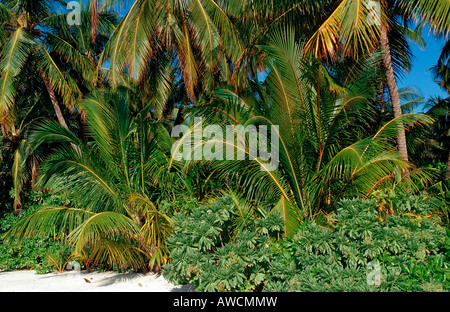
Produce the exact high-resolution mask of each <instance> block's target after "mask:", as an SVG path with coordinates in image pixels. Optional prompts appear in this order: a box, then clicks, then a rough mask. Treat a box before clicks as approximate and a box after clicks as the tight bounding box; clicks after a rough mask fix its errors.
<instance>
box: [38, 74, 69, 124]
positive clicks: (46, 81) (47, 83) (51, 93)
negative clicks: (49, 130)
mask: <svg viewBox="0 0 450 312" xmlns="http://www.w3.org/2000/svg"><path fill="white" fill-rule="evenodd" d="M41 76H42V80H44V84H45V87H46V88H47V92H48V95H49V96H50V100H51V102H52V105H53V109H54V110H55V114H56V118H57V119H58V122H59V124H60V125H61V126H63V127H64V128H66V129H69V127H68V126H67V123H66V120H65V119H64V116H63V114H62V111H61V108H60V107H59V104H58V100H57V99H56V95H55V91H53V88H52V86H51V85H50V80H49V79H48V78H47V77H46V76H45V75H44V74H42V75H41Z"/></svg>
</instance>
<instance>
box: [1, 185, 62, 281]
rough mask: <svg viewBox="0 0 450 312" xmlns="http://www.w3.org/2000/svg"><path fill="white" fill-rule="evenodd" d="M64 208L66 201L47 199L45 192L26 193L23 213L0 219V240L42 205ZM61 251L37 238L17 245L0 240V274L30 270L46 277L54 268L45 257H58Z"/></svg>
mask: <svg viewBox="0 0 450 312" xmlns="http://www.w3.org/2000/svg"><path fill="white" fill-rule="evenodd" d="M44 202H49V203H55V204H56V203H57V204H64V203H66V200H63V199H61V198H59V197H55V196H51V195H50V194H48V193H46V192H34V191H32V192H30V193H29V195H28V196H27V198H26V201H25V204H24V207H25V208H26V209H24V210H22V211H21V212H20V216H19V215H18V214H17V213H14V212H9V213H6V214H5V215H4V216H3V218H2V219H0V238H1V237H2V236H3V234H4V233H6V232H7V231H8V230H9V229H10V228H12V227H13V226H14V225H15V224H16V223H17V222H19V220H20V219H22V218H24V217H26V216H28V215H30V214H32V213H34V212H36V211H37V210H38V209H39V207H40V206H41V205H42V204H43V203H44ZM63 248H64V244H63V243H62V242H60V241H58V240H57V238H55V239H43V238H39V237H33V238H25V239H23V240H22V241H21V242H16V241H13V242H9V243H6V242H3V241H2V240H0V270H6V271H10V270H22V269H31V270H36V271H37V272H38V273H42V274H43V273H48V272H50V271H52V270H53V269H55V268H56V266H55V265H54V264H53V263H52V262H51V261H50V259H49V256H50V255H53V257H55V255H58V254H59V253H60V251H61V250H62V249H63Z"/></svg>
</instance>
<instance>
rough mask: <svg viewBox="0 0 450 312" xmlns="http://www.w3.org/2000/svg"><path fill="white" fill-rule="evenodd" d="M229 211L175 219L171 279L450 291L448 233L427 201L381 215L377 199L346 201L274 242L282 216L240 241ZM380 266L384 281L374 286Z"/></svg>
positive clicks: (238, 286) (209, 285)
mask: <svg viewBox="0 0 450 312" xmlns="http://www.w3.org/2000/svg"><path fill="white" fill-rule="evenodd" d="M405 203H407V204H405ZM229 207H230V206H229V205H228V204H227V201H226V200H223V201H222V202H218V203H216V204H215V205H212V206H203V207H199V208H198V209H196V210H194V211H192V212H191V213H185V214H180V215H178V216H177V217H176V218H175V221H176V222H175V231H174V235H173V237H172V238H171V240H170V246H169V247H170V248H171V253H170V256H171V258H172V260H171V263H170V264H168V265H166V266H165V268H164V271H163V272H164V274H165V275H166V277H167V278H168V279H169V280H171V281H172V282H174V283H179V284H181V283H191V284H194V285H195V286H196V287H197V288H196V289H197V291H271V292H272V291H273V292H280V291H282V292H286V291H309V292H317V291H358V292H361V291H364V292H366V291H384V292H386V291H448V290H449V289H450V282H449V278H450V270H449V267H448V265H449V259H450V239H449V235H448V231H446V230H445V229H444V228H443V227H442V226H441V225H440V215H439V214H435V213H433V209H432V208H430V206H429V205H428V204H427V201H424V200H423V199H421V200H417V198H415V197H414V198H405V200H404V201H399V203H398V204H396V205H395V211H396V214H395V215H391V216H386V215H383V214H379V213H378V207H379V206H378V205H377V204H376V203H375V202H374V201H364V200H360V199H352V200H341V201H340V202H339V204H338V207H337V211H336V214H335V215H329V216H328V218H327V219H328V222H325V224H322V225H319V224H317V223H313V222H305V223H303V224H302V225H301V228H300V229H299V231H298V232H297V234H296V235H295V236H294V237H291V238H288V239H284V240H276V239H274V238H275V235H273V234H275V233H276V232H278V231H280V230H281V229H282V223H281V224H280V219H279V218H278V217H277V216H276V215H269V216H268V217H267V218H265V219H262V220H259V221H256V222H255V227H254V228H252V229H246V230H244V231H242V232H240V233H237V234H236V235H235V238H233V237H234V236H229V235H227V233H232V232H233V229H232V223H230V222H229V221H230V220H231V219H232V217H231V216H232V214H233V212H232V210H230V209H229ZM263 224H269V225H268V226H262V225H263ZM263 228H266V229H268V230H262V229H263ZM230 237H231V239H229V238H230ZM224 238H226V239H225V240H224ZM374 263H375V264H377V265H379V269H380V271H379V272H380V275H379V276H380V283H379V284H378V283H369V282H368V277H369V275H370V274H372V273H373V271H372V270H373V267H371V266H369V264H374Z"/></svg>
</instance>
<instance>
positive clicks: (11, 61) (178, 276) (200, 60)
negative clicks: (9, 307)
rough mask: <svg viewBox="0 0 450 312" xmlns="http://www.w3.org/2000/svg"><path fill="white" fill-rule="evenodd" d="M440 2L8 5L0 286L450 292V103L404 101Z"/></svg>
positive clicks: (443, 7) (439, 21) (448, 27)
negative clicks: (152, 283) (102, 280)
mask: <svg viewBox="0 0 450 312" xmlns="http://www.w3.org/2000/svg"><path fill="white" fill-rule="evenodd" d="M439 1H440V0H423V1H422V0H419V1H404V0H380V1H376V2H369V1H353V0H320V1H318V0H307V1H297V0H282V1H280V0H277V1H272V0H251V1H250V0H248V1H247V0H239V1H235V0H230V1H222V0H185V1H178V0H169V1H160V0H136V1H131V0H130V1H126V0H122V1H119V0H117V1H112V0H103V1H101V0H89V1H80V3H81V4H80V7H81V11H80V12H79V13H77V12H76V11H74V12H71V11H70V10H68V9H67V8H66V3H65V2H64V1H51V0H0V125H1V135H0V217H1V220H0V235H1V241H0V270H14V269H24V268H27V269H34V270H37V271H38V272H41V273H45V272H49V271H51V270H58V271H63V270H64V269H65V266H66V264H67V263H69V262H70V261H72V260H76V261H78V262H80V263H81V264H82V267H83V269H87V270H92V269H95V270H111V269H112V270H121V271H123V270H135V271H143V272H149V271H155V272H162V273H163V274H164V275H165V276H166V277H167V278H168V279H170V280H171V281H173V282H175V283H192V284H194V285H195V286H196V289H197V290H198V291H448V290H450V284H449V282H448V280H449V277H450V271H449V270H450V267H449V259H450V233H449V210H448V208H449V207H450V196H449V193H448V188H449V186H450V185H449V183H450V180H449V178H450V140H449V137H450V136H449V133H450V110H449V103H450V100H449V99H448V98H447V99H446V98H439V97H432V98H430V99H425V98H423V97H421V96H420V94H418V93H417V92H416V91H415V90H413V89H408V88H406V89H398V87H397V82H398V80H399V79H401V77H402V75H403V74H405V72H407V71H408V70H409V69H410V68H411V66H412V63H413V55H412V53H411V47H410V44H412V42H415V44H419V45H423V44H424V41H423V39H422V37H421V32H422V30H423V27H425V26H426V27H428V28H430V29H431V30H433V34H434V35H435V36H436V37H437V38H446V39H447V35H448V34H449V32H450V20H449V18H450V17H449V15H448V14H447V13H448V11H449V10H450V3H448V2H447V1H442V0H441V1H440V2H439ZM438 2H439V3H438ZM374 3H379V5H375V6H374ZM369 4H370V5H369ZM438 4H439V5H438ZM123 11H126V13H125V15H123V16H122V15H121V14H120V13H119V12H123ZM73 14H79V18H80V23H79V25H71V23H69V22H68V18H70V16H71V15H73ZM449 49H450V44H446V45H445V47H444V49H443V51H442V54H441V56H440V57H439V59H437V60H436V66H435V67H433V69H432V70H433V73H434V74H435V79H436V81H437V83H439V85H440V86H441V87H442V88H443V89H444V90H447V91H449V92H450V88H449V85H450V80H449V75H448V71H449V66H450V64H449V55H450V53H449ZM417 111H419V112H420V113H417ZM200 117H201V123H199V122H197V120H199V118H200ZM179 125H181V126H183V127H184V129H187V131H188V132H187V134H192V135H193V136H194V137H195V136H196V135H197V136H198V134H197V130H198V128H199V127H202V130H205V132H204V133H203V138H202V139H203V141H201V142H200V145H196V144H195V142H192V141H190V136H189V135H185V136H183V137H182V138H181V139H180V140H178V139H179V137H177V138H175V137H174V135H173V131H174V129H177V126H179ZM230 125H231V126H238V125H242V126H245V127H249V128H250V127H254V128H255V129H262V128H263V127H266V128H269V129H270V130H269V132H268V133H267V134H266V135H265V136H264V135H262V134H259V136H257V137H256V142H257V143H258V147H260V148H261V146H262V145H261V144H262V143H261V142H262V141H263V140H264V139H267V141H268V143H270V144H272V150H271V152H270V153H271V154H268V155H271V156H272V157H273V156H274V155H275V154H277V155H278V156H279V157H278V159H276V168H272V169H273V170H272V169H271V170H262V169H267V168H268V164H267V157H266V158H265V157H263V156H261V155H260V157H255V158H252V157H251V156H252V153H251V146H252V142H251V134H250V133H249V134H248V136H247V137H244V140H243V142H242V145H240V143H239V136H238V134H237V133H231V138H232V140H227V141H225V138H220V137H217V136H215V137H214V136H212V133H208V132H207V131H206V129H217V128H213V127H218V129H220V130H225V129H226V127H227V126H230ZM205 133H206V134H205ZM208 134H211V135H210V136H208ZM227 137H228V133H227ZM210 139H211V141H208V140H210ZM236 140H237V141H236ZM194 141H195V140H194ZM231 141H232V142H231ZM211 142H213V143H214V144H212V145H211ZM276 142H278V144H277V145H278V147H274V146H277V145H273V144H274V143H276ZM270 144H269V145H270ZM181 145H183V156H185V157H178V156H179V154H177V153H174V151H179V148H180V146H181ZM187 147H189V148H187ZM219 147H220V148H221V147H224V148H225V149H226V151H227V156H229V153H231V155H232V156H235V157H231V158H230V159H228V158H225V157H222V158H220V157H218V158H219V159H216V160H214V159H212V158H211V157H210V156H211V154H217V152H218V150H220V149H219ZM229 147H231V148H232V151H231V152H229V149H228V148H229ZM189 149H190V150H191V152H190V153H189ZM200 149H201V150H203V151H206V150H208V149H209V151H210V154H208V153H207V152H205V153H204V154H203V155H201V157H197V155H198V151H199V150H200ZM240 149H241V150H244V155H245V157H244V158H243V159H241V158H239V157H237V156H238V155H239V152H240ZM267 152H268V151H267ZM275 152H276V153H275ZM222 156H224V155H222ZM272 160H273V159H272ZM374 267H375V268H376V269H377V270H378V269H379V272H378V273H379V274H378V275H377V277H376V278H378V277H379V278H380V279H379V280H376V283H372V282H371V280H368V276H373V275H372V273H373V269H374Z"/></svg>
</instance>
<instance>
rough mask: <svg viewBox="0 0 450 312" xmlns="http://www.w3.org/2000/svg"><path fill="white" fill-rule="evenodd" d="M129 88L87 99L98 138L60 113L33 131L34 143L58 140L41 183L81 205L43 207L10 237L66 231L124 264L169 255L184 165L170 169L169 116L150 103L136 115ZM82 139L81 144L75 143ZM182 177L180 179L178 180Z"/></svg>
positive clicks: (82, 245) (97, 255) (83, 247)
mask: <svg viewBox="0 0 450 312" xmlns="http://www.w3.org/2000/svg"><path fill="white" fill-rule="evenodd" d="M129 101H130V97H129V96H128V95H127V92H126V91H124V90H123V89H121V88H120V89H119V90H118V91H117V92H114V94H111V93H108V92H101V91H99V92H96V94H95V95H92V96H90V97H88V98H86V99H85V100H83V102H82V103H81V105H82V107H83V109H85V110H86V113H87V116H86V118H87V126H88V129H89V131H88V133H89V134H90V139H89V140H88V142H83V141H81V140H80V139H79V138H78V137H77V136H75V135H74V134H73V133H72V132H70V131H69V130H68V129H66V128H65V127H63V126H61V125H59V124H58V123H55V122H52V121H45V122H41V123H39V124H38V125H37V126H36V128H35V129H34V131H33V133H32V134H31V135H30V141H31V144H32V146H33V148H36V147H38V146H39V145H41V144H46V143H52V144H58V145H59V147H58V148H57V149H55V151H54V154H53V155H51V156H50V157H48V158H47V159H46V160H45V161H44V163H43V164H42V168H41V174H40V176H39V177H38V181H37V186H38V187H41V188H50V189H52V191H53V192H54V193H55V194H66V195H67V196H69V198H72V199H73V200H74V202H75V203H76V205H75V206H73V207H56V206H48V207H42V208H41V209H40V210H39V211H38V212H36V213H34V214H32V215H30V216H29V217H27V218H25V219H23V220H22V221H20V222H19V224H18V225H17V226H16V227H14V228H13V229H11V231H9V232H8V233H7V234H6V236H5V237H6V238H11V239H12V238H17V239H21V238H23V237H28V236H33V235H40V236H44V237H46V236H52V235H56V236H61V237H62V238H63V239H66V240H67V241H68V242H70V243H71V244H72V245H73V248H74V254H75V255H76V256H79V257H82V256H83V255H84V254H86V253H87V254H89V255H90V256H89V257H90V259H94V260H98V261H101V262H103V263H104V262H107V263H109V264H110V265H112V266H117V267H121V268H141V267H142V264H143V263H144V264H145V263H146V264H147V266H148V268H150V269H154V270H159V269H160V268H161V265H163V264H164V263H165V262H166V261H167V253H166V250H165V241H166V238H167V237H168V235H169V234H170V231H171V226H170V224H171V219H170V215H169V214H170V211H162V210H161V209H162V208H161V207H162V204H163V200H164V199H166V200H174V198H175V197H174V196H175V195H177V193H176V191H177V187H183V185H182V184H181V186H180V184H179V182H177V181H182V180H179V179H178V177H179V175H180V173H179V171H178V170H172V171H171V172H167V170H166V169H165V168H166V164H167V163H168V160H169V159H170V157H169V153H170V147H171V143H172V141H171V137H170V135H169V134H168V131H167V130H166V129H165V128H164V127H163V126H162V124H161V123H159V122H157V123H154V122H151V121H150V120H149V119H148V112H149V108H147V109H146V110H144V111H143V112H141V113H140V114H139V115H137V116H136V117H132V116H131V113H130V111H129ZM72 145H76V146H77V147H78V151H77V150H75V149H73V148H72ZM177 183H178V184H177Z"/></svg>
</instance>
